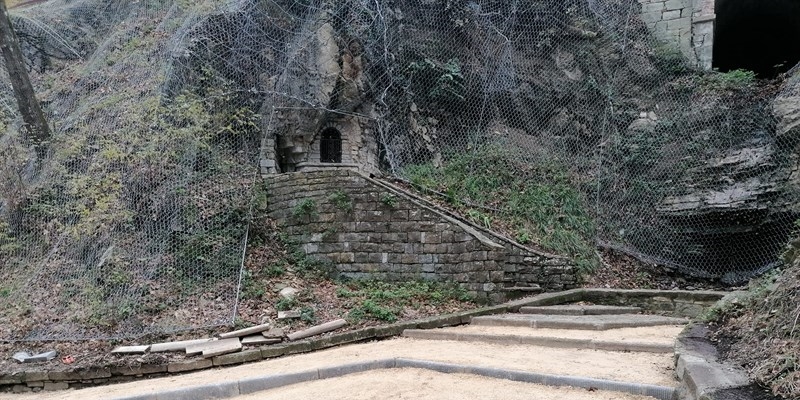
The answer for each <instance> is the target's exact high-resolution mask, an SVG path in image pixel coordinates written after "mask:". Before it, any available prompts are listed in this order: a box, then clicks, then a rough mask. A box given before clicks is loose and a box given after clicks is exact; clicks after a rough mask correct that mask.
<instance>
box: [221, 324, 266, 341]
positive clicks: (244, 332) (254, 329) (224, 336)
mask: <svg viewBox="0 0 800 400" xmlns="http://www.w3.org/2000/svg"><path fill="white" fill-rule="evenodd" d="M269 328H270V324H263V325H256V326H251V327H249V328H244V329H239V330H238V331H233V332H228V333H223V334H221V335H219V338H220V339H230V338H235V337H242V336H249V335H252V334H254V333H261V332H263V331H265V330H267V329H269Z"/></svg>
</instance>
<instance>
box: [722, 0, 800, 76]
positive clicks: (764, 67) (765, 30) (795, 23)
mask: <svg viewBox="0 0 800 400" xmlns="http://www.w3.org/2000/svg"><path fill="white" fill-rule="evenodd" d="M715 8H716V14H717V20H716V31H715V33H714V68H717V69H718V70H719V71H720V72H727V71H731V70H735V69H747V70H750V71H753V72H755V73H756V74H757V75H758V77H759V78H775V77H776V76H777V75H778V74H780V73H783V72H786V71H788V70H789V69H790V68H792V67H793V66H794V65H795V64H797V62H798V61H800V0H717V1H716V5H715Z"/></svg>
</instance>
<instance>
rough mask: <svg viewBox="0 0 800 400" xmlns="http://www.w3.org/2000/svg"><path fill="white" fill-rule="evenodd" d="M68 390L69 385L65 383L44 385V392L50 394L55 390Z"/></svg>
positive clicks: (47, 383) (46, 383)
mask: <svg viewBox="0 0 800 400" xmlns="http://www.w3.org/2000/svg"><path fill="white" fill-rule="evenodd" d="M67 389H69V384H68V383H66V382H45V383H44V390H45V391H47V392H52V391H56V390H67Z"/></svg>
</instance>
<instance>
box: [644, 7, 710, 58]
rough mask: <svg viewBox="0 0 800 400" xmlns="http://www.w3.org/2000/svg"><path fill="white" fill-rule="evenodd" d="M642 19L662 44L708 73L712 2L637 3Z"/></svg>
mask: <svg viewBox="0 0 800 400" xmlns="http://www.w3.org/2000/svg"><path fill="white" fill-rule="evenodd" d="M639 3H640V4H641V5H642V14H641V15H642V20H643V21H644V22H645V24H647V27H648V28H650V30H651V31H652V32H653V33H654V34H655V36H656V37H657V38H658V39H659V40H661V41H662V42H664V43H666V44H668V45H674V46H676V48H677V49H679V50H680V51H681V53H682V54H683V55H684V56H685V57H686V58H687V59H688V60H689V62H690V63H692V64H694V65H696V66H697V67H699V68H702V69H705V70H710V69H711V67H712V61H713V49H714V21H715V19H716V15H715V13H714V0H639Z"/></svg>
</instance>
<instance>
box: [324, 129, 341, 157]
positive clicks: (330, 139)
mask: <svg viewBox="0 0 800 400" xmlns="http://www.w3.org/2000/svg"><path fill="white" fill-rule="evenodd" d="M319 150H320V153H319V160H320V161H321V162H324V163H341V162H342V134H341V133H340V132H339V131H338V130H336V128H326V129H325V130H323V131H322V134H320V148H319Z"/></svg>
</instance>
